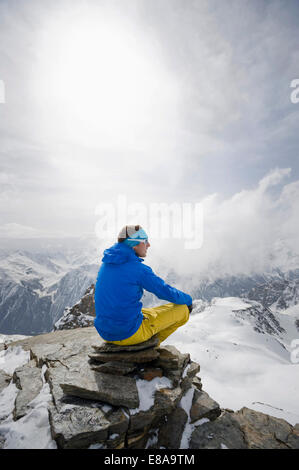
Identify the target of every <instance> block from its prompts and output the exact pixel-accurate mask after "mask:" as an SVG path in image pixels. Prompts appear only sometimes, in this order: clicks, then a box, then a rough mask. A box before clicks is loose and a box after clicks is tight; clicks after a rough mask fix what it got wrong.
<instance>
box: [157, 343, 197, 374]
mask: <svg viewBox="0 0 299 470" xmlns="http://www.w3.org/2000/svg"><path fill="white" fill-rule="evenodd" d="M157 351H158V353H159V359H157V361H155V366H157V367H162V369H166V370H182V369H184V367H185V366H186V365H187V364H188V362H190V354H182V353H181V352H180V351H178V350H177V348H176V347H175V346H164V347H160V348H157Z"/></svg>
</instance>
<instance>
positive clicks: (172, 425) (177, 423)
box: [158, 407, 188, 449]
mask: <svg viewBox="0 0 299 470" xmlns="http://www.w3.org/2000/svg"><path fill="white" fill-rule="evenodd" d="M187 420H188V416H187V413H186V411H185V410H183V408H181V407H178V408H176V409H175V410H174V411H173V412H172V413H171V414H170V415H169V416H167V420H166V422H165V423H164V424H162V425H161V426H160V429H159V434H158V449H159V448H160V447H161V446H163V447H165V448H166V449H179V448H180V443H181V439H182V435H183V432H184V429H185V425H186V423H187Z"/></svg>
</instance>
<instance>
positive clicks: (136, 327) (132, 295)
mask: <svg viewBox="0 0 299 470" xmlns="http://www.w3.org/2000/svg"><path fill="white" fill-rule="evenodd" d="M149 246H150V244H149V241H148V236H147V234H146V233H145V231H144V230H143V229H142V227H141V226H140V225H136V226H135V225H126V226H125V227H124V228H123V229H122V230H121V232H120V234H119V236H118V243H115V244H114V245H113V246H112V247H111V248H108V249H106V250H105V251H104V256H103V259H102V265H101V267H100V270H99V273H98V277H97V282H96V287H95V310H96V319H95V321H94V326H95V327H96V329H97V331H98V333H99V334H100V336H101V337H102V338H103V339H104V340H105V341H107V342H109V343H114V344H117V345H133V344H138V343H142V342H143V341H147V340H148V339H150V338H151V337H152V336H153V335H155V334H158V338H159V341H160V343H161V342H162V341H164V340H165V339H166V338H167V337H168V336H169V335H170V334H171V333H173V332H174V331H175V330H176V329H177V328H178V327H179V326H182V325H184V323H186V322H187V321H188V319H189V312H191V310H192V298H191V297H190V295H188V294H185V293H184V292H182V291H180V290H178V289H175V288H174V287H171V286H170V285H168V284H166V283H165V282H164V281H163V279H161V278H160V277H158V276H156V275H155V274H154V272H153V271H152V269H151V268H150V267H149V266H147V265H145V264H142V262H143V261H144V260H143V259H142V258H144V257H145V256H146V252H147V249H148V247H149ZM143 289H146V290H147V291H149V292H152V293H153V294H155V295H156V296H157V297H159V299H163V300H168V301H169V302H171V303H168V304H165V305H161V306H159V307H154V308H142V303H141V302H140V299H141V297H142V295H143ZM160 343H159V344H160Z"/></svg>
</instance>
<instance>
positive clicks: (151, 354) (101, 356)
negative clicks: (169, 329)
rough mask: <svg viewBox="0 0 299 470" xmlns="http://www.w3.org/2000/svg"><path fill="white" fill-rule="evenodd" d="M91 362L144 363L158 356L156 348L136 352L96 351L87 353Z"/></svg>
mask: <svg viewBox="0 0 299 470" xmlns="http://www.w3.org/2000/svg"><path fill="white" fill-rule="evenodd" d="M88 356H89V358H90V359H91V360H92V361H93V362H111V361H117V362H129V363H137V364H140V363H144V362H151V361H154V360H155V359H157V358H158V357H159V353H158V351H157V350H156V349H143V350H141V351H136V352H114V353H96V354H88Z"/></svg>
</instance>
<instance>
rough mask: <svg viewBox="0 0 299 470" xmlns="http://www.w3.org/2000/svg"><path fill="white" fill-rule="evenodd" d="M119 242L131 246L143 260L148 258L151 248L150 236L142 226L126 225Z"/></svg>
mask: <svg viewBox="0 0 299 470" xmlns="http://www.w3.org/2000/svg"><path fill="white" fill-rule="evenodd" d="M117 241H118V243H125V244H126V245H128V246H130V247H131V248H132V249H133V250H134V251H135V253H136V254H137V255H138V256H140V257H141V258H144V257H145V256H146V253H147V249H148V247H150V243H149V241H148V236H147V234H146V232H145V231H144V230H143V228H142V227H141V225H125V227H123V228H122V229H121V231H120V232H119V234H118V240H117Z"/></svg>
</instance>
